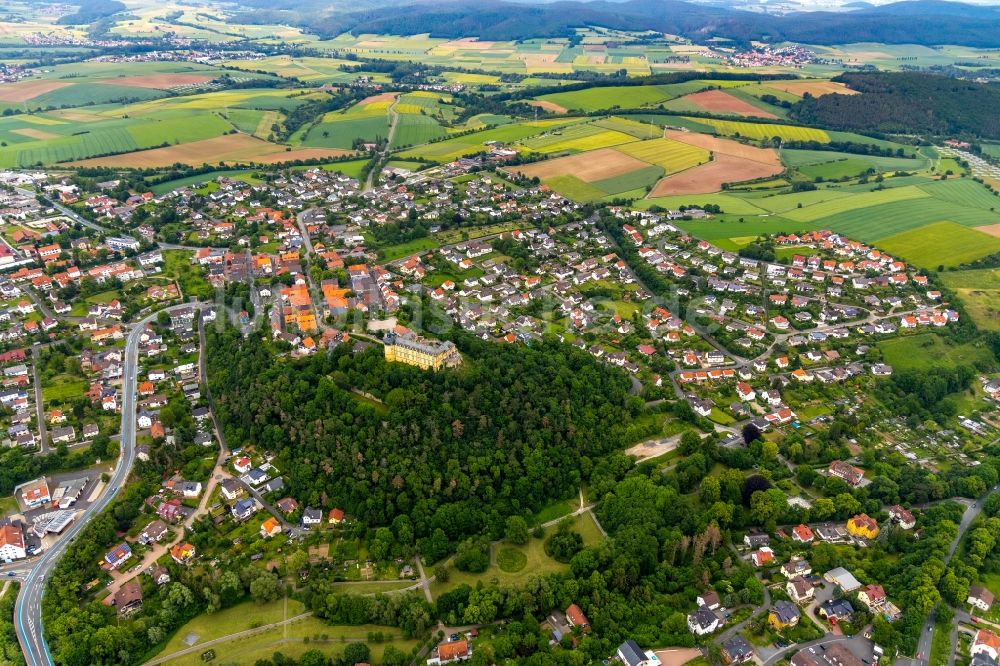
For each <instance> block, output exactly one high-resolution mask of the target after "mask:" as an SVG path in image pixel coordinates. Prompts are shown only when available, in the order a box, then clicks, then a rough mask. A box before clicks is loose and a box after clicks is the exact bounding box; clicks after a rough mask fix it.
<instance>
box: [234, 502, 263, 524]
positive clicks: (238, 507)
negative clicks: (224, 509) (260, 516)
mask: <svg viewBox="0 0 1000 666" xmlns="http://www.w3.org/2000/svg"><path fill="white" fill-rule="evenodd" d="M231 511H232V514H233V518H235V519H236V520H238V521H244V520H246V519H247V518H249V517H250V516H252V515H253V514H255V513H257V501H256V500H254V499H253V498H252V497H248V498H246V499H241V500H239V501H237V502H236V503H235V504H233V508H232V509H231Z"/></svg>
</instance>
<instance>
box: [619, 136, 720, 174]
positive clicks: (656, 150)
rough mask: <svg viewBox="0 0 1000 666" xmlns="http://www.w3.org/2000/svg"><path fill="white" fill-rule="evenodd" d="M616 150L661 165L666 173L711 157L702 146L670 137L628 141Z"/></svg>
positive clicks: (702, 161)
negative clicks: (635, 141) (628, 142)
mask: <svg viewBox="0 0 1000 666" xmlns="http://www.w3.org/2000/svg"><path fill="white" fill-rule="evenodd" d="M616 150H618V151H620V152H623V153H625V154H626V155H631V156H632V157H635V158H637V159H640V160H642V161H643V162H649V163H650V164H655V165H657V166H660V167H663V169H664V170H665V171H666V172H667V173H675V172H677V171H683V170H684V169H689V168H691V167H693V166H697V165H699V164H703V163H705V162H707V161H709V159H710V158H711V155H710V154H709V152H708V151H707V150H705V149H704V148H699V147H697V146H692V145H690V144H687V143H682V142H680V141H672V140H670V139H653V140H652V141H640V142H637V143H630V144H628V145H625V146H618V148H617V149H616Z"/></svg>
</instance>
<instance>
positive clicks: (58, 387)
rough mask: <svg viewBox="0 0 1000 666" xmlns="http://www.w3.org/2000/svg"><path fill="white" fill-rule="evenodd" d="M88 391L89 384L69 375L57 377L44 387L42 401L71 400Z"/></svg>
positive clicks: (47, 382)
mask: <svg viewBox="0 0 1000 666" xmlns="http://www.w3.org/2000/svg"><path fill="white" fill-rule="evenodd" d="M86 390H87V382H85V381H83V380H82V379H77V378H75V377H71V376H69V375H56V376H55V377H53V378H52V379H50V380H47V381H46V382H45V383H44V385H43V386H42V399H43V400H45V402H49V401H51V400H71V399H73V398H78V397H80V396H82V395H83V394H84V392H85V391H86Z"/></svg>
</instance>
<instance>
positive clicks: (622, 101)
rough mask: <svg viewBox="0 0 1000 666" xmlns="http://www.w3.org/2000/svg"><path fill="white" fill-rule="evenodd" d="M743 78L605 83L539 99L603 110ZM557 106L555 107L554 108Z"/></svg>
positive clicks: (643, 104) (662, 99)
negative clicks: (625, 83) (648, 83)
mask: <svg viewBox="0 0 1000 666" xmlns="http://www.w3.org/2000/svg"><path fill="white" fill-rule="evenodd" d="M741 83H743V82H742V81H721V80H720V81H706V80H695V81H685V82H683V83H670V84H665V85H660V86H605V87H599V88H585V89H583V90H572V91H567V92H557V93H550V94H548V95H540V96H539V97H536V98H535V100H536V101H538V102H545V103H547V104H549V105H554V106H555V107H557V108H559V109H563V110H564V111H583V112H585V113H590V112H593V111H603V110H605V109H616V108H628V109H639V108H643V107H656V106H659V105H660V104H663V103H664V102H667V101H669V100H672V99H675V98H677V97H681V96H683V95H688V94H691V93H695V92H698V91H700V90H705V89H707V88H712V87H716V88H719V87H722V88H727V87H735V86H738V85H740V84H741ZM551 110H555V109H551Z"/></svg>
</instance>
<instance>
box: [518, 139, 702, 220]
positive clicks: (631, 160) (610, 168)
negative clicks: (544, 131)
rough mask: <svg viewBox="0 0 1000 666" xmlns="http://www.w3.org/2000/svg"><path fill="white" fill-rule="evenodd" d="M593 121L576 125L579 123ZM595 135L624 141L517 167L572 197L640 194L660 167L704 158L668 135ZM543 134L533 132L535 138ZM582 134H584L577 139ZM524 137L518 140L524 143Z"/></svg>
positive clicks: (677, 167)
mask: <svg viewBox="0 0 1000 666" xmlns="http://www.w3.org/2000/svg"><path fill="white" fill-rule="evenodd" d="M587 127H594V126H593V125H576V126H573V127H571V128H570V131H572V130H577V129H578V128H587ZM597 129H598V131H599V132H600V133H599V134H596V135H591V136H597V137H601V136H606V135H607V134H608V133H612V134H616V135H618V136H619V137H621V139H622V140H624V141H626V142H625V143H621V144H619V145H616V146H615V147H613V148H610V147H608V148H598V149H596V150H589V151H586V152H581V153H577V154H574V155H570V156H567V157H560V158H556V159H551V160H545V161H542V162H535V163H533V164H527V165H523V166H519V167H515V168H514V170H516V171H518V172H519V173H521V174H522V175H524V176H527V177H529V178H533V177H537V178H539V179H540V180H541V181H542V182H543V183H545V184H546V185H548V186H550V187H552V188H553V189H554V190H556V191H557V192H559V193H560V194H563V195H565V196H567V197H570V198H572V199H574V200H577V201H598V200H601V199H606V198H609V197H611V198H614V197H619V198H639V197H642V196H645V194H646V192H647V190H648V188H651V187H652V186H653V184H654V183H656V182H657V180H659V179H660V178H661V177H662V176H663V175H664V174H665V173H677V172H679V171H683V170H685V169H690V168H691V167H695V166H697V165H699V164H703V163H705V162H707V161H708V160H709V157H710V154H709V152H708V151H707V150H704V149H701V148H698V147H695V146H691V145H689V144H685V143H681V142H679V141H671V140H669V139H652V140H649V141H637V140H635V138H634V137H631V136H629V135H627V134H623V133H620V132H614V131H612V130H601V129H600V128H597ZM542 138H544V137H538V138H537V139H536V141H538V140H541V139H542ZM579 140H586V138H585V139H578V141H579ZM529 143H530V142H529V141H524V142H522V144H521V145H525V144H529Z"/></svg>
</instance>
